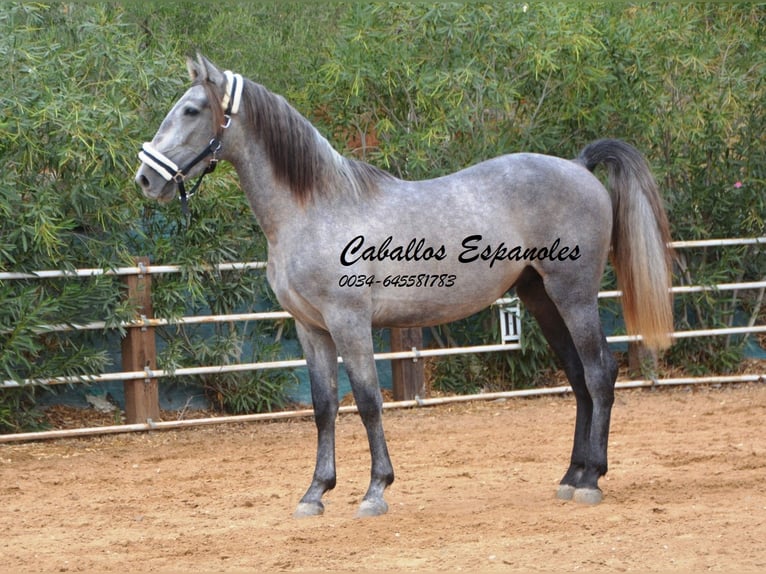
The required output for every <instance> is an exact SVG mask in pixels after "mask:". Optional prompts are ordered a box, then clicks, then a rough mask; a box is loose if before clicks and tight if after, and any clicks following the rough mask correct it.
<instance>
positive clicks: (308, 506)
mask: <svg viewBox="0 0 766 574" xmlns="http://www.w3.org/2000/svg"><path fill="white" fill-rule="evenodd" d="M322 514H324V504H322V503H321V502H300V503H298V508H296V509H295V512H294V513H293V518H306V517H308V516H321V515H322Z"/></svg>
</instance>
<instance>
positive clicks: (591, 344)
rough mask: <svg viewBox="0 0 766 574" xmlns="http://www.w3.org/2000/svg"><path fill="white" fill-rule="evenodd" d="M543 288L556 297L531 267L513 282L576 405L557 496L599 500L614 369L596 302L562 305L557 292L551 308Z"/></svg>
mask: <svg viewBox="0 0 766 574" xmlns="http://www.w3.org/2000/svg"><path fill="white" fill-rule="evenodd" d="M562 285H564V283H563V282H562ZM548 290H552V291H553V292H554V295H557V293H556V290H555V289H552V288H551V286H550V285H548V286H547V289H546V285H544V283H543V280H542V278H541V277H540V275H539V274H538V273H537V272H536V271H535V270H533V269H531V268H527V269H526V270H525V271H524V273H522V276H521V277H520V279H519V281H518V282H517V284H516V292H517V294H518V295H519V297H520V298H521V300H522V301H523V302H524V305H525V307H526V308H527V309H528V310H529V311H530V312H531V313H532V315H533V316H534V317H535V319H536V320H537V322H538V323H539V325H540V328H541V330H542V332H543V334H544V335H545V338H546V340H547V341H548V343H549V344H550V346H551V348H552V349H553V350H554V352H555V353H556V355H557V356H558V358H559V360H560V361H561V363H562V368H563V369H564V372H565V373H566V375H567V378H568V380H569V382H570V385H571V386H572V390H573V392H574V395H575V400H576V403H577V415H576V421H575V432H574V441H573V446H572V455H571V460H570V465H569V468H568V469H567V472H566V473H565V474H564V477H563V478H562V479H561V482H560V484H559V488H558V491H557V496H558V498H561V499H564V500H570V499H574V500H576V501H578V502H583V503H588V504H595V503H598V502H600V501H601V498H602V494H601V490H600V489H599V487H598V479H599V478H600V477H601V476H602V475H604V474H606V471H607V456H606V455H607V441H608V435H609V421H610V417H611V407H612V403H613V401H614V381H615V379H616V377H617V365H616V362H615V360H614V357H613V356H612V354H611V352H610V351H609V348H608V347H607V345H606V339H605V338H604V335H603V331H602V329H601V323H600V320H599V317H598V307H597V303H596V302H595V301H593V302H591V303H587V302H582V301H568V300H567V299H566V296H567V295H566V293H567V292H569V293H571V291H568V290H565V289H561V291H562V292H563V293H565V294H564V295H560V296H558V297H557V300H558V301H559V303H560V304H559V305H556V303H554V300H553V299H552V298H551V297H550V296H549V293H548ZM570 298H571V297H570ZM560 310H563V313H564V315H565V316H566V317H567V319H565V318H564V317H563V316H562V312H560ZM569 325H571V328H570V326H569ZM573 333H574V337H573ZM575 340H576V341H577V344H575Z"/></svg>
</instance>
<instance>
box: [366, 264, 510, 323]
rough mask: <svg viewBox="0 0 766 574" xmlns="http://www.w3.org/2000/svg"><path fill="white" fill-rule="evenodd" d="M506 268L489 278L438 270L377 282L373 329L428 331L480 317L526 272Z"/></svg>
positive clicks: (402, 275)
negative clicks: (427, 329)
mask: <svg viewBox="0 0 766 574" xmlns="http://www.w3.org/2000/svg"><path fill="white" fill-rule="evenodd" d="M506 267H507V268H506V269H503V270H497V272H495V273H488V274H480V273H475V274H466V273H460V272H455V273H451V272H450V270H446V271H444V272H442V270H436V272H431V273H428V272H422V273H397V274H386V275H385V276H384V277H382V278H380V279H378V278H376V279H375V281H376V283H375V284H374V285H372V286H371V289H372V306H373V315H372V323H373V326H375V327H418V326H419V327H425V326H431V325H440V324H443V323H449V322H451V321H457V320H458V319H462V318H464V317H468V316H470V315H473V314H474V313H478V312H479V311H481V310H482V309H484V308H486V307H488V306H489V305H491V304H492V303H493V302H494V301H496V300H497V299H498V298H500V297H502V296H503V295H504V294H505V292H506V291H507V290H508V289H509V288H510V287H511V285H512V284H513V282H514V281H515V279H516V277H517V276H518V274H519V273H520V272H521V270H522V269H523V266H506ZM511 267H513V268H511ZM379 280H380V281H381V282H380V283H377V281H379Z"/></svg>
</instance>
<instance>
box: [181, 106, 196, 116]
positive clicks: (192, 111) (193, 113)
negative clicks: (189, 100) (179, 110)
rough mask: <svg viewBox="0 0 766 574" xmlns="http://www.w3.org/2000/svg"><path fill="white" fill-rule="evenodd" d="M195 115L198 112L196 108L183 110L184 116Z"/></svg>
mask: <svg viewBox="0 0 766 574" xmlns="http://www.w3.org/2000/svg"><path fill="white" fill-rule="evenodd" d="M197 114H199V110H198V109H197V108H194V107H192V106H187V107H185V108H184V115H185V116H196V115H197Z"/></svg>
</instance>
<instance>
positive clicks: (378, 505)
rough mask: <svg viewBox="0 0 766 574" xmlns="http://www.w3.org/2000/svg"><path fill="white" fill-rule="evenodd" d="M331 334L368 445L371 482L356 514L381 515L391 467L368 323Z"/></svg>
mask: <svg viewBox="0 0 766 574" xmlns="http://www.w3.org/2000/svg"><path fill="white" fill-rule="evenodd" d="M333 336H334V338H335V341H336V343H337V345H338V349H339V351H340V354H341V356H342V357H343V364H344V365H345V367H346V372H347V373H348V377H349V380H350V382H351V390H352V391H353V394H354V400H355V401H356V406H357V409H358V411H359V416H360V417H361V419H362V423H363V424H364V428H365V430H366V431H367V440H368V442H369V446H370V458H371V467H370V485H369V487H368V489H367V492H366V494H365V495H364V498H363V499H362V503H361V504H360V506H359V510H358V512H357V517H359V518H363V517H369V516H380V515H381V514H385V513H386V512H388V504H386V501H385V500H384V498H383V493H384V491H385V490H386V487H388V486H389V485H390V484H391V483H392V482H394V469H393V466H392V464H391V458H390V456H389V454H388V447H387V446H386V437H385V434H384V432H383V398H382V396H381V394H380V387H379V386H378V371H377V369H376V368H375V359H374V358H373V345H372V332H371V329H370V326H369V324H366V325H360V326H359V328H358V329H353V328H348V326H346V328H345V329H342V330H341V332H339V333H334V334H333Z"/></svg>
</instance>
